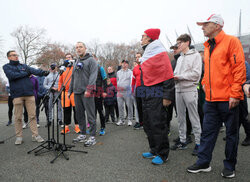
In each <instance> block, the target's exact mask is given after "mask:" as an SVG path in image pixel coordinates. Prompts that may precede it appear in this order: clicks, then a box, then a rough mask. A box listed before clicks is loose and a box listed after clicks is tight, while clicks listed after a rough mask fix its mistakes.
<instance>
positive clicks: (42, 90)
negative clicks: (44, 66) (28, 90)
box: [36, 76, 47, 97]
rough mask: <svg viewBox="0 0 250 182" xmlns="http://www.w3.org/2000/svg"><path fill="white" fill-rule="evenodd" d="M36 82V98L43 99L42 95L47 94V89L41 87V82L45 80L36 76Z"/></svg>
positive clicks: (43, 77)
mask: <svg viewBox="0 0 250 182" xmlns="http://www.w3.org/2000/svg"><path fill="white" fill-rule="evenodd" d="M36 78H37V80H38V85H39V86H38V93H37V96H38V97H44V95H45V94H46V93H47V89H46V88H45V87H44V86H43V82H44V79H45V76H38V77H36Z"/></svg>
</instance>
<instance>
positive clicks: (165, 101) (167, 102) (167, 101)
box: [163, 99, 172, 107]
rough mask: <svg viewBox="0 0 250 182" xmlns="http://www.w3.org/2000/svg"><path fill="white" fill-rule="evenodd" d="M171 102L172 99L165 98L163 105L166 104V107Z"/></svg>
mask: <svg viewBox="0 0 250 182" xmlns="http://www.w3.org/2000/svg"><path fill="white" fill-rule="evenodd" d="M171 103H172V102H171V100H168V99H163V106H164V107H167V106H169V105H170V104H171Z"/></svg>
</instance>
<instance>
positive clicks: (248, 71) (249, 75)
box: [245, 61, 250, 80]
mask: <svg viewBox="0 0 250 182" xmlns="http://www.w3.org/2000/svg"><path fill="white" fill-rule="evenodd" d="M245 65H246V72H247V77H246V78H247V79H246V80H250V65H249V63H248V62H247V61H245Z"/></svg>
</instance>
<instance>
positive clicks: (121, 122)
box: [116, 120, 125, 126]
mask: <svg viewBox="0 0 250 182" xmlns="http://www.w3.org/2000/svg"><path fill="white" fill-rule="evenodd" d="M116 125H117V126H121V125H125V122H124V121H122V120H119V121H118V122H117V123H116Z"/></svg>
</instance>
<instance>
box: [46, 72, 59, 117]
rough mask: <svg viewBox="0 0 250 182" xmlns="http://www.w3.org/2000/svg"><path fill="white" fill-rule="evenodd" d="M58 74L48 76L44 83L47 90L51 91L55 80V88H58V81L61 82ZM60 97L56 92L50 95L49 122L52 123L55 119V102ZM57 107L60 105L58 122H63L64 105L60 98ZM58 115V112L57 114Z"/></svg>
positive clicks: (51, 73)
mask: <svg viewBox="0 0 250 182" xmlns="http://www.w3.org/2000/svg"><path fill="white" fill-rule="evenodd" d="M58 74H59V73H58V72H50V74H49V75H48V76H46V77H45V79H44V82H43V86H44V88H46V89H50V87H51V85H52V83H53V82H54V80H55V79H56V82H55V84H54V87H55V88H58V81H59V77H60V75H58ZM58 95H59V92H58V91H55V92H54V94H53V92H50V94H49V121H50V122H51V121H52V119H53V113H52V108H53V105H52V103H53V100H54V99H55V98H56V97H57V96H58ZM57 105H58V120H59V121H62V105H61V98H60V97H59V99H58V100H57ZM55 113H57V112H55Z"/></svg>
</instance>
